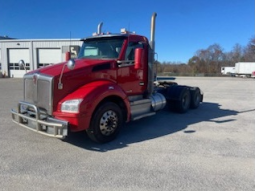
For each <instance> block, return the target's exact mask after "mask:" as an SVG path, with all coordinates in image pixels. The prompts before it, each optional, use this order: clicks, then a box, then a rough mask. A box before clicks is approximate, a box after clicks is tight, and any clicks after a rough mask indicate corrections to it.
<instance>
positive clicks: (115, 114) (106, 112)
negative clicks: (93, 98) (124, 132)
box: [87, 102, 123, 143]
mask: <svg viewBox="0 0 255 191" xmlns="http://www.w3.org/2000/svg"><path fill="white" fill-rule="evenodd" d="M122 122H123V116H122V112H121V109H120V107H119V106H118V105H116V104H115V103H111V102H107V103H104V104H102V105H101V106H99V107H98V108H97V109H96V111H95V112H94V114H93V117H92V119H91V122H90V127H89V129H88V130H87V134H88V136H89V138H90V139H92V140H93V141H95V142H99V143H106V142H110V141H112V140H114V139H115V138H116V137H117V135H118V133H119V131H120V127H121V125H122Z"/></svg>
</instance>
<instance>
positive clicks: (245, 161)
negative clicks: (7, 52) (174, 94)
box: [0, 77, 255, 191]
mask: <svg viewBox="0 0 255 191" xmlns="http://www.w3.org/2000/svg"><path fill="white" fill-rule="evenodd" d="M176 80H177V82H178V83H179V84H188V85H194V86H199V87H201V89H202V90H203V91H204V93H205V98H204V103H203V104H202V105H201V106H200V108H199V109H197V110H190V111H189V112H188V113H186V114H175V113H170V112H166V111H161V112H159V114H157V115H156V116H153V117H150V118H146V119H142V120H139V121H137V122H131V123H129V124H127V125H125V127H124V128H123V130H122V132H121V134H120V136H119V137H118V139H117V140H115V141H113V142H111V143H108V144H104V145H100V144H95V143H92V142H91V141H90V140H88V138H87V137H86V136H84V135H83V134H75V135H72V136H71V138H69V139H67V140H66V141H61V140H58V139H54V138H49V137H46V136H43V135H40V134H36V133H34V132H32V131H29V130H27V129H24V128H22V127H19V126H18V125H16V124H14V123H12V122H11V115H10V108H12V107H15V106H16V103H17V102H18V100H20V99H22V80H19V79H0V108H1V110H0V185H1V186H0V190H3V191H5V190H8V191H9V190H12V191H16V190H17V191H23V190H24V191H36V190H63V191H64V190H68V191H69V190H99V191H101V190H102V191H114V190H116V191H120V190H125V191H133V190H136V191H137V190H151V191H155V190H160V191H162V190H167V191H169V190H189V191H190V190H194V191H199V190H203V191H204V190H206V191H208V190H212V191H215V190H217V191H218V190H224V191H225V190H240V191H246V190H247V191H250V190H255V146H254V145H255V80H253V79H240V78H206V77H204V78H203V77H197V78H190V77H187V78H184V77H178V78H177V79H176Z"/></svg>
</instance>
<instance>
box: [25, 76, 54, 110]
mask: <svg viewBox="0 0 255 191" xmlns="http://www.w3.org/2000/svg"><path fill="white" fill-rule="evenodd" d="M52 95H53V77H50V76H45V75H41V74H32V75H25V76H24V101H26V102H28V103H32V104H34V105H35V106H37V107H38V108H40V109H42V110H46V112H47V113H48V114H50V115H52Z"/></svg>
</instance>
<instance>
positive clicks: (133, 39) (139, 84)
mask: <svg viewBox="0 0 255 191" xmlns="http://www.w3.org/2000/svg"><path fill="white" fill-rule="evenodd" d="M155 19H156V13H153V15H152V18H151V40H150V41H148V39H147V38H146V37H144V36H140V35H137V34H134V33H130V32H128V31H126V30H121V33H120V34H109V33H107V34H103V33H102V32H101V27H102V24H101V23H100V24H99V25H98V31H97V33H95V34H94V35H93V36H92V37H88V38H84V39H82V41H83V45H82V47H81V50H80V53H79V55H78V58H77V59H75V60H73V59H70V60H68V61H67V62H64V63H60V64H56V65H52V66H48V67H45V68H40V69H38V70H35V71H32V72H29V73H27V74H25V75H24V78H23V79H24V99H23V101H20V102H19V103H18V107H17V110H14V109H12V110H11V113H12V119H13V121H14V122H16V123H17V124H19V125H21V126H23V127H26V128H28V129H30V130H34V131H36V132H38V133H42V134H45V135H48V136H53V137H57V138H64V137H66V136H67V135H68V133H69V132H78V131H83V130H86V132H87V134H88V136H89V137H90V138H91V139H92V140H93V141H96V142H100V143H104V142H109V141H111V140H113V139H115V138H116V136H117V135H118V133H119V130H120V128H121V126H122V124H123V122H129V121H134V120H138V119H141V118H143V117H148V116H152V115H154V114H156V112H157V111H159V110H162V109H164V108H169V109H171V110H174V111H177V112H180V113H184V112H186V111H187V110H188V109H189V108H197V107H199V105H200V103H201V102H202V100H203V94H202V93H201V91H200V89H199V88H198V87H189V86H180V85H178V84H177V83H176V82H171V81H155V69H154V54H155V50H154V49H155V40H154V37H155Z"/></svg>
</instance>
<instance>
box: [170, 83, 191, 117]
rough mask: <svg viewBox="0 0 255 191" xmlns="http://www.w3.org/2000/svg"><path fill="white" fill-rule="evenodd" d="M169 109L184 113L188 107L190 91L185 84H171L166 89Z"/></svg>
mask: <svg viewBox="0 0 255 191" xmlns="http://www.w3.org/2000/svg"><path fill="white" fill-rule="evenodd" d="M167 101H168V106H169V109H170V110H172V111H175V112H178V113H185V112H187V111H188V109H189V107H190V91H189V88H188V87H187V86H179V85H176V86H171V87H169V88H168V91H167Z"/></svg>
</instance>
